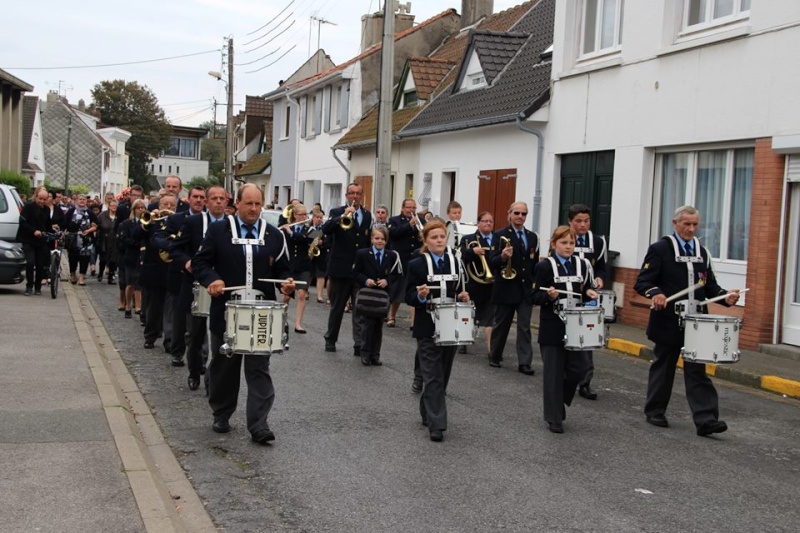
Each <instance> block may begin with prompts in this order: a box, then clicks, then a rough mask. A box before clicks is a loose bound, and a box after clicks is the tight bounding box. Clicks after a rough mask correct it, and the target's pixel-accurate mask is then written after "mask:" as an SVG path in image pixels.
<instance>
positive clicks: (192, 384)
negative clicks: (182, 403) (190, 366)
mask: <svg viewBox="0 0 800 533" xmlns="http://www.w3.org/2000/svg"><path fill="white" fill-rule="evenodd" d="M187 383H188V384H189V390H197V389H199V388H200V377H199V376H192V375H190V376H189V379H188V380H187Z"/></svg>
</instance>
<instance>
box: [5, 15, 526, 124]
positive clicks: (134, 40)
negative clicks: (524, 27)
mask: <svg viewBox="0 0 800 533" xmlns="http://www.w3.org/2000/svg"><path fill="white" fill-rule="evenodd" d="M522 1H523V0H495V2H494V11H495V12H499V11H502V10H504V9H508V8H509V7H512V6H514V5H517V4H519V3H522ZM403 3H405V2H403ZM131 6H134V7H131ZM381 7H382V1H381V0H266V1H264V0H261V1H257V0H160V1H155V0H136V1H134V2H129V1H126V2H122V1H120V0H105V1H100V0H80V1H76V0H27V1H25V2H3V8H2V14H1V15H0V17H2V19H3V22H4V24H2V26H3V31H2V32H0V69H3V70H5V71H7V72H9V73H10V74H12V75H13V76H16V77H17V78H19V79H21V80H22V81H24V82H26V83H28V84H30V85H33V86H34V90H33V91H32V93H29V94H33V95H36V96H39V97H40V98H43V99H44V98H46V95H47V93H48V92H51V91H54V92H59V93H60V94H61V95H62V96H65V97H66V98H67V99H68V100H69V102H70V103H72V104H77V103H78V100H80V99H83V100H84V101H85V102H86V104H87V105H89V104H90V103H91V99H92V98H91V90H92V88H93V87H94V85H95V84H97V83H99V82H101V81H104V80H115V79H123V80H126V81H136V82H138V83H139V84H140V85H145V86H147V87H148V88H149V89H150V90H151V91H152V92H153V93H154V94H155V96H156V98H157V99H158V102H159V105H160V106H161V107H162V108H163V109H164V111H165V112H166V114H167V118H168V119H169V120H170V122H172V123H173V124H175V125H183V126H198V125H200V124H201V123H203V122H205V121H209V120H212V119H213V118H214V112H213V109H214V108H215V107H216V108H217V114H216V120H217V122H218V123H224V122H225V103H226V102H227V94H226V84H225V83H224V82H222V81H218V80H216V79H214V78H213V77H211V76H210V75H209V74H208V72H209V71H218V72H222V73H223V78H224V79H227V74H226V72H227V71H226V70H225V68H224V66H223V56H222V52H223V50H225V51H227V44H226V41H225V39H226V38H228V37H230V38H233V42H234V83H233V86H234V97H233V102H234V114H237V113H238V112H239V111H241V110H243V109H244V102H245V96H246V95H261V94H265V93H267V92H269V91H272V90H274V89H276V88H277V87H278V82H279V81H280V80H283V79H286V78H288V77H289V76H290V75H291V74H292V73H293V72H294V71H295V70H297V68H299V67H300V66H301V65H302V64H303V63H304V62H305V60H306V59H308V57H309V50H311V52H313V51H316V50H317V48H322V49H324V50H325V52H326V53H327V54H328V55H329V56H330V57H331V59H332V60H333V62H334V63H336V64H339V63H343V62H345V61H347V60H348V59H350V58H352V57H355V56H356V55H358V54H359V46H360V35H361V16H362V15H365V14H368V13H374V12H376V11H379V10H380V9H381ZM450 8H453V9H455V10H456V11H458V12H460V11H461V1H460V0H424V1H423V0H416V1H411V10H410V12H411V14H412V15H414V16H415V17H416V18H415V22H417V23H418V22H422V21H424V20H426V19H428V18H430V17H432V16H435V15H437V14H438V13H441V12H442V11H445V10H447V9H450ZM312 17H314V18H317V19H323V20H325V21H328V22H329V23H322V24H320V23H318V22H316V21H313V20H312ZM318 36H319V46H317V38H318ZM181 56H182V57H181ZM165 58H174V59H168V60H163V61H153V60H160V59H165ZM121 63H122V65H120V64H121ZM110 65H116V66H110ZM63 67H80V68H63ZM215 100H216V102H217V104H218V105H217V106H215V105H214V101H215Z"/></svg>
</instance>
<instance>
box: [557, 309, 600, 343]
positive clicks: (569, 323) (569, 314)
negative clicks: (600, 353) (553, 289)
mask: <svg viewBox="0 0 800 533" xmlns="http://www.w3.org/2000/svg"><path fill="white" fill-rule="evenodd" d="M559 315H560V316H561V320H563V321H564V325H565V326H566V334H565V335H564V348H565V349H567V350H571V351H584V350H594V349H596V348H602V347H604V346H605V344H606V341H605V339H606V335H605V333H606V331H605V322H604V320H603V315H604V312H603V308H602V307H573V308H567V309H562V310H561V311H559Z"/></svg>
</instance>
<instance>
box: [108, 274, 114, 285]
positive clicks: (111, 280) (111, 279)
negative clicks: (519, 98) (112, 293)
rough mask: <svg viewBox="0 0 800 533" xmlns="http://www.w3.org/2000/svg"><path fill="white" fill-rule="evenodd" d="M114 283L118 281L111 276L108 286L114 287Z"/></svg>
mask: <svg viewBox="0 0 800 533" xmlns="http://www.w3.org/2000/svg"><path fill="white" fill-rule="evenodd" d="M114 283H116V280H115V279H114V276H109V277H108V284H109V285H113V284H114Z"/></svg>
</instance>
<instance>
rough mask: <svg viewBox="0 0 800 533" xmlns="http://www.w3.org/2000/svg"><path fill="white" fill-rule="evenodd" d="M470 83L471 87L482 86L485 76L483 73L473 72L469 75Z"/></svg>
mask: <svg viewBox="0 0 800 533" xmlns="http://www.w3.org/2000/svg"><path fill="white" fill-rule="evenodd" d="M469 81H470V84H471V85H472V87H473V88H475V89H477V88H478V87H483V86H484V85H486V76H484V75H483V74H473V75H472V76H470V77H469Z"/></svg>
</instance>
